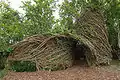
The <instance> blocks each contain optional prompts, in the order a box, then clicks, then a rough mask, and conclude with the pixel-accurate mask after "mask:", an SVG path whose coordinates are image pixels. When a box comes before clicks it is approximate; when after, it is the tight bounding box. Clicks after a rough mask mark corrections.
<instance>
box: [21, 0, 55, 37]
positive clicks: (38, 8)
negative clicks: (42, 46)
mask: <svg viewBox="0 0 120 80" xmlns="http://www.w3.org/2000/svg"><path fill="white" fill-rule="evenodd" d="M51 4H54V0H33V2H31V1H26V2H23V5H24V6H22V8H23V9H24V10H25V20H24V23H25V24H24V29H25V32H26V33H27V34H28V35H33V34H43V33H48V32H50V30H51V29H52V26H53V24H54V16H53V10H52V7H53V5H51Z"/></svg>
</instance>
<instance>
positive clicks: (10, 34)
mask: <svg viewBox="0 0 120 80" xmlns="http://www.w3.org/2000/svg"><path fill="white" fill-rule="evenodd" d="M22 39H23V32H22V26H21V18H20V16H19V13H18V12H17V11H15V10H14V9H12V8H10V6H9V4H7V3H5V2H0V46H1V47H0V51H3V50H5V49H6V48H7V47H8V46H9V45H11V44H14V43H16V42H17V41H20V40H22Z"/></svg>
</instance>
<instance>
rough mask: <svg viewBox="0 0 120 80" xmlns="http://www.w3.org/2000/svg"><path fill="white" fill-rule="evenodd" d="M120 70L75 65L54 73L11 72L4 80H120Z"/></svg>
mask: <svg viewBox="0 0 120 80" xmlns="http://www.w3.org/2000/svg"><path fill="white" fill-rule="evenodd" d="M111 67H112V68H111ZM119 69H120V68H119ZM119 69H116V67H115V66H108V67H107V66H105V67H87V66H85V65H81V66H80V65H75V66H73V67H71V68H68V69H66V70H60V71H53V72H50V71H38V72H9V73H8V75H6V76H5V77H4V78H3V80H120V71H119Z"/></svg>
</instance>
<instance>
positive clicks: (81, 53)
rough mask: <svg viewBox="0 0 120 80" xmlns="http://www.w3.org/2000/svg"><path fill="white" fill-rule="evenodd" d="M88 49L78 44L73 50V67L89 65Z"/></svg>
mask: <svg viewBox="0 0 120 80" xmlns="http://www.w3.org/2000/svg"><path fill="white" fill-rule="evenodd" d="M86 49H87V47H86V46H85V45H84V44H82V43H81V44H78V43H76V44H75V45H74V46H73V48H72V57H73V65H87V61H86V56H85V55H86Z"/></svg>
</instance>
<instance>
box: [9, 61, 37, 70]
mask: <svg viewBox="0 0 120 80" xmlns="http://www.w3.org/2000/svg"><path fill="white" fill-rule="evenodd" d="M11 69H12V70H13V71H16V72H33V71H36V64H35V63H33V62H30V61H15V62H13V64H12V66H11Z"/></svg>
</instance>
